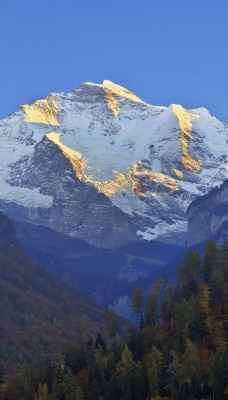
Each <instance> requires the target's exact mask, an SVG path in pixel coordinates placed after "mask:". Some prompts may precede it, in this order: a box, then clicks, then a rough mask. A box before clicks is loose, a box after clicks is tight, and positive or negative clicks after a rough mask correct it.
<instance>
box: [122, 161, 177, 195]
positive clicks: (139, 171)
mask: <svg viewBox="0 0 228 400" xmlns="http://www.w3.org/2000/svg"><path fill="white" fill-rule="evenodd" d="M144 176H145V177H147V178H148V179H149V182H150V184H152V183H160V184H162V185H163V186H164V187H166V188H168V189H169V190H170V191H171V192H175V191H176V190H178V185H177V182H176V180H175V179H173V178H170V177H169V176H167V175H164V174H162V173H161V172H151V171H148V170H147V169H146V168H144V167H143V166H142V165H141V163H140V162H138V163H134V164H133V168H132V172H130V178H131V179H132V181H133V185H132V190H133V192H134V193H135V194H137V195H138V196H144V193H143V192H142V190H141V188H140V179H139V178H140V177H144Z"/></svg>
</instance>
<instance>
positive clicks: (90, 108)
mask: <svg viewBox="0 0 228 400" xmlns="http://www.w3.org/2000/svg"><path fill="white" fill-rule="evenodd" d="M0 138H1V147H0V152H1V154H0V163H1V164H0V180H1V182H0V185H1V192H0V208H1V209H2V210H4V211H5V212H6V213H8V215H11V216H14V217H16V218H19V219H20V218H21V219H24V220H27V221H29V222H34V223H37V224H43V225H46V226H49V227H51V228H52V229H55V230H57V231H60V232H63V233H67V234H69V235H72V236H75V237H79V238H82V239H84V240H86V241H88V242H89V243H91V244H94V245H97V246H98V247H113V246H118V245H121V244H123V243H125V242H127V241H131V240H137V239H138V240H140V239H141V238H144V239H148V240H152V239H159V240H163V241H172V242H175V241H179V240H180V238H182V239H181V240H182V241H183V240H184V238H185V235H183V232H185V231H186V227H187V222H186V210H187V207H188V206H189V204H190V203H191V202H192V201H193V200H194V199H195V198H196V197H197V196H199V195H203V194H206V193H207V192H208V191H209V190H210V189H211V188H213V187H214V186H216V185H219V184H221V183H222V182H223V181H224V180H225V177H226V175H227V173H228V156H227V146H228V127H227V126H226V125H225V124H223V123H222V122H220V121H218V120H217V119H216V118H215V117H212V116H211V115H210V113H209V112H208V111H207V110H206V109H204V108H199V109H195V110H186V109H184V108H183V107H182V106H181V105H175V104H173V105H171V106H170V107H168V108H166V107H160V106H159V107H156V106H152V105H149V104H146V103H145V102H143V101H142V100H140V99H139V98H138V97H137V96H136V95H134V94H133V93H131V92H129V91H128V90H126V89H124V88H122V87H121V86H118V85H115V84H114V83H112V82H110V81H107V80H106V81H104V82H103V84H93V83H84V84H82V85H81V86H80V87H79V88H78V89H76V90H74V91H72V92H71V93H53V94H50V95H48V96H47V97H46V98H45V99H44V100H38V101H36V102H35V103H34V104H32V105H24V106H22V107H20V108H19V109H18V111H17V112H16V113H15V114H13V115H12V116H10V117H8V118H6V119H4V120H2V121H1V122H0Z"/></svg>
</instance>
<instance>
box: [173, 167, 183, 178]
mask: <svg viewBox="0 0 228 400" xmlns="http://www.w3.org/2000/svg"><path fill="white" fill-rule="evenodd" d="M172 171H173V172H174V174H176V176H177V177H178V178H179V179H183V177H184V174H183V172H182V171H180V170H179V169H176V168H173V169H172Z"/></svg>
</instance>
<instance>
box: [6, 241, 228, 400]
mask: <svg viewBox="0 0 228 400" xmlns="http://www.w3.org/2000/svg"><path fill="white" fill-rule="evenodd" d="M132 311H133V312H134V313H135V314H136V315H138V320H139V324H138V327H132V328H131V329H130V330H129V331H128V333H127V335H126V336H125V337H121V338H120V337H119V336H118V335H117V334H116V318H115V315H114V314H113V313H110V314H109V318H108V321H107V324H106V331H107V332H108V338H106V339H105V337H104V336H103V334H102V335H101V334H100V333H98V334H97V337H96V338H95V339H94V338H92V337H91V336H89V335H85V336H84V337H83V339H81V340H80V341H79V342H78V343H77V344H76V345H74V346H71V347H66V349H65V357H64V359H63V360H62V363H59V364H53V363H51V362H50V361H49V360H48V359H43V360H42V359H41V358H40V359H38V360H36V361H35V360H34V362H33V364H32V365H30V366H29V365H28V364H26V365H24V366H23V368H22V369H21V371H20V374H19V375H17V376H16V377H14V378H12V379H11V380H9V381H8V382H7V383H4V377H3V375H2V377H1V382H2V383H1V393H2V394H1V395H2V397H1V399H4V400H5V399H7V400H22V399H25V400H38V399H39V400H51V399H52V400H82V399H84V400H144V399H145V400H152V399H153V400H161V399H163V400H171V399H172V400H174V399H175V400H188V399H189V400H190V399H208V400H209V399H213V400H225V399H227V398H228V243H227V242H224V244H223V245H222V246H221V248H220V249H218V248H217V246H216V244H215V243H214V242H212V241H211V242H208V243H207V245H206V247H205V252H204V255H203V256H202V257H200V255H199V253H198V252H196V251H192V252H190V253H188V254H187V256H186V258H185V259H184V261H183V262H182V263H181V265H180V266H179V268H178V272H177V279H176V286H175V288H174V287H173V286H172V285H171V284H170V282H169V281H168V279H167V278H166V277H165V276H164V277H158V278H157V279H156V281H155V282H154V283H153V285H152V286H151V291H150V293H143V291H142V290H141V289H140V288H138V289H137V290H136V291H135V293H134V295H133V298H132Z"/></svg>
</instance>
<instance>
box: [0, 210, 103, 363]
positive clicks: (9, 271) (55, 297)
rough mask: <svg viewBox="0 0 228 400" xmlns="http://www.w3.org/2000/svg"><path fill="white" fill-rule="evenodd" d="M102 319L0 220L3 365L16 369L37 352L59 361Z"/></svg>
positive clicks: (100, 312) (93, 306)
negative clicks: (34, 260)
mask: <svg viewBox="0 0 228 400" xmlns="http://www.w3.org/2000/svg"><path fill="white" fill-rule="evenodd" d="M3 227H4V229H3ZM5 239H7V240H5ZM104 317H105V313H104V311H103V310H102V309H101V308H99V307H98V306H97V305H96V304H94V303H92V302H90V301H89V300H88V299H87V298H86V297H84V296H83V295H81V294H79V293H77V292H75V291H73V290H72V289H70V288H69V287H67V286H66V285H65V284H64V283H62V282H61V281H59V280H58V279H57V278H55V277H53V276H51V275H50V274H49V273H47V272H45V271H43V270H42V269H40V268H39V267H37V266H36V265H35V264H33V263H32V262H31V261H30V260H29V259H28V257H27V256H25V255H24V253H23V252H22V251H21V250H20V249H19V248H18V247H17V246H16V245H15V233H14V229H13V228H12V224H11V223H10V222H9V220H8V218H6V217H5V216H4V215H2V214H0V360H3V362H4V363H5V364H7V365H8V364H11V363H12V362H13V363H14V364H17V363H19V362H21V361H25V360H28V361H30V360H32V358H33V356H34V353H38V352H45V354H46V355H48V356H50V357H52V358H54V359H57V358H58V357H59V356H60V354H61V351H63V349H65V348H66V345H67V342H69V341H75V340H77V339H78V338H79V337H80V335H81V333H82V332H83V331H88V332H91V333H97V331H99V330H101V329H102V326H103V322H104Z"/></svg>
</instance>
